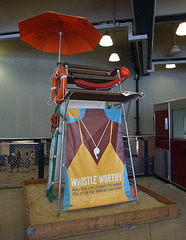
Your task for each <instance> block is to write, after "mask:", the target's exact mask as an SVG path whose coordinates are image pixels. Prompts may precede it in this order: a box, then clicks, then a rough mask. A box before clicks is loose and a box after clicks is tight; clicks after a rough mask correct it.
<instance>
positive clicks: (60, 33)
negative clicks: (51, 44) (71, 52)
mask: <svg viewBox="0 0 186 240" xmlns="http://www.w3.org/2000/svg"><path fill="white" fill-rule="evenodd" d="M61 36H62V32H59V55H58V62H59V63H60V60H61V59H60V55H61Z"/></svg>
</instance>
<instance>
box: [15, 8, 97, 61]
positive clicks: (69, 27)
mask: <svg viewBox="0 0 186 240" xmlns="http://www.w3.org/2000/svg"><path fill="white" fill-rule="evenodd" d="M19 32H20V39H21V40H22V41H24V42H26V43H28V44H30V45H32V46H34V47H35V48H37V49H39V50H41V51H44V52H52V53H59V59H58V60H59V62H60V54H66V55H71V54H75V53H81V52H86V51H91V50H93V49H95V47H96V46H97V45H98V43H99V41H100V39H101V37H102V34H101V33H100V32H99V31H98V30H97V29H96V28H95V27H94V26H93V25H92V24H91V23H90V22H89V21H88V20H87V19H86V18H84V17H75V16H69V15H65V14H59V13H54V12H49V11H47V12H43V13H41V14H39V15H37V16H34V17H31V18H28V19H26V20H23V21H20V22H19Z"/></svg>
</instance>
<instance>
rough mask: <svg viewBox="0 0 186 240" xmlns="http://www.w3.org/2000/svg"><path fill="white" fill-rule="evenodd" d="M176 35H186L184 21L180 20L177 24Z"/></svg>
mask: <svg viewBox="0 0 186 240" xmlns="http://www.w3.org/2000/svg"><path fill="white" fill-rule="evenodd" d="M176 35H178V36H185V35H186V22H182V23H180V24H179V26H178V28H177V30H176Z"/></svg>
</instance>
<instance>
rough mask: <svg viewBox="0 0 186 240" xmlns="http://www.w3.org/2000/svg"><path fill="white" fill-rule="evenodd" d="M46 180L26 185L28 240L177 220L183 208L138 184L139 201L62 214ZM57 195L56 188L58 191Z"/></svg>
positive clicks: (26, 181) (26, 182) (31, 181)
mask: <svg viewBox="0 0 186 240" xmlns="http://www.w3.org/2000/svg"><path fill="white" fill-rule="evenodd" d="M45 183H46V180H45V179H41V180H40V179H39V180H25V181H24V182H23V189H24V200H25V213H26V224H27V237H28V239H32V240H35V239H53V238H60V237H66V236H74V235H80V234H85V233H90V232H97V231H103V230H109V229H115V228H123V227H127V226H131V225H137V224H142V223H147V222H155V221H160V220H165V219H170V218H175V217H177V216H178V215H179V214H180V206H179V205H178V204H177V203H175V202H173V201H170V200H169V199H166V198H164V197H162V196H160V195H159V194H156V193H154V192H152V191H150V190H148V189H146V188H144V187H142V186H140V185H138V193H139V201H140V204H139V205H138V204H137V203H136V201H135V202H128V203H121V204H113V205H111V206H104V207H96V208H90V209H81V210H73V211H63V210H61V212H60V217H57V194H56V195H55V191H54V200H53V202H52V203H50V202H49V201H48V199H47V197H46V196H45V193H44V188H45ZM56 193H57V189H56ZM61 206H62V204H61Z"/></svg>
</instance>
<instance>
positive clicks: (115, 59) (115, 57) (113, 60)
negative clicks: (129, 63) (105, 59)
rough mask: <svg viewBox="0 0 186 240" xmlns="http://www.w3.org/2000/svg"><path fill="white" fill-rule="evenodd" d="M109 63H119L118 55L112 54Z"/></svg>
mask: <svg viewBox="0 0 186 240" xmlns="http://www.w3.org/2000/svg"><path fill="white" fill-rule="evenodd" d="M109 61H110V62H119V61H120V58H119V55H118V54H117V53H116V52H114V53H112V54H111V55H110V57H109Z"/></svg>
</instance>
